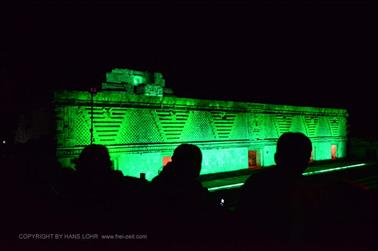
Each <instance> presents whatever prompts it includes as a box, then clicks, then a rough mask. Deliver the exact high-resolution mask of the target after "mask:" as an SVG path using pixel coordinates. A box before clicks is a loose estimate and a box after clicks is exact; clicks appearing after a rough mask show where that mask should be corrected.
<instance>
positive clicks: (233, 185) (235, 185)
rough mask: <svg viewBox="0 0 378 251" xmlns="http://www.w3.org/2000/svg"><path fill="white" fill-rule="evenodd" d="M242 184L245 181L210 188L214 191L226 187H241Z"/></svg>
mask: <svg viewBox="0 0 378 251" xmlns="http://www.w3.org/2000/svg"><path fill="white" fill-rule="evenodd" d="M242 185H244V183H237V184H232V185H224V186H219V187H211V188H209V189H208V190H209V191H210V192H214V191H218V190H224V189H231V188H239V187H241V186H242Z"/></svg>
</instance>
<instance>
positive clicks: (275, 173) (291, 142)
mask: <svg viewBox="0 0 378 251" xmlns="http://www.w3.org/2000/svg"><path fill="white" fill-rule="evenodd" d="M311 151H312V145H311V141H310V139H309V138H308V137H306V136H305V135H304V134H302V133H291V132H289V133H284V134H282V135H281V137H280V138H279V139H278V142H277V151H276V153H275V156H274V159H275V162H276V164H277V166H276V167H273V168H269V169H266V170H263V171H262V172H261V173H258V174H254V175H252V176H251V177H249V178H248V180H247V181H246V182H245V184H244V186H243V187H242V191H241V196H240V201H239V205H238V207H237V211H236V216H237V220H238V223H239V226H240V227H242V228H241V229H243V230H242V231H241V233H240V234H241V236H239V238H245V239H246V240H251V239H252V240H253V239H254V240H255V241H258V242H259V244H262V243H265V242H269V243H272V241H273V242H281V241H284V242H286V241H287V240H290V239H291V238H293V235H294V238H295V235H297V234H298V233H297V232H298V231H299V232H300V229H301V226H300V222H301V221H302V219H301V213H302V212H301V211H302V206H301V195H300V192H301V190H302V189H303V182H302V172H303V171H304V170H305V169H306V168H307V165H308V163H309V160H310V156H311Z"/></svg>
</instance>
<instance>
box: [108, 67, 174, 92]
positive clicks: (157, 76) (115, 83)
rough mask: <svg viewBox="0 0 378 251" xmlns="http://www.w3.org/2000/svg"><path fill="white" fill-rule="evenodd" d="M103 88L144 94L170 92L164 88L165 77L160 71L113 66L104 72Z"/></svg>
mask: <svg viewBox="0 0 378 251" xmlns="http://www.w3.org/2000/svg"><path fill="white" fill-rule="evenodd" d="M102 89H103V90H118V91H120V90H122V91H126V92H128V93H130V94H143V95H146V96H163V94H164V93H167V94H172V91H171V90H170V89H168V88H165V79H164V77H163V74H162V73H160V72H148V71H138V70H131V69H126V68H123V69H121V68H115V69H113V70H112V71H111V72H107V73H106V82H105V83H103V84H102Z"/></svg>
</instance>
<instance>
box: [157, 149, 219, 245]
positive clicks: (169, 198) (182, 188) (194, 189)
mask: <svg viewBox="0 0 378 251" xmlns="http://www.w3.org/2000/svg"><path fill="white" fill-rule="evenodd" d="M201 162H202V153H201V150H200V149H199V148H198V147H197V146H195V145H192V144H181V145H179V146H178V147H177V148H176V149H175V150H174V153H173V156H172V161H171V162H169V163H168V164H167V165H166V166H165V167H164V168H163V170H162V172H161V173H160V174H159V175H158V176H157V177H155V178H154V179H153V180H152V182H151V193H152V195H151V198H152V203H153V208H154V211H155V212H157V218H156V219H154V223H155V227H156V228H157V229H155V230H157V231H159V230H160V232H161V233H163V236H162V238H167V240H170V241H175V240H182V239H184V240H192V241H196V240H199V239H201V238H203V237H205V236H203V233H204V232H205V231H206V232H207V235H206V238H207V239H209V238H210V235H211V234H212V230H211V229H210V225H209V224H210V223H216V222H215V221H216V220H217V219H218V218H217V217H219V215H220V214H221V212H220V210H219V211H218V208H217V207H216V206H215V202H214V201H213V200H212V198H211V195H210V193H209V192H208V190H207V189H206V188H204V187H203V186H202V184H201V183H200V181H199V180H198V177H199V175H200V171H201ZM207 223H209V224H207ZM155 233H156V231H155Z"/></svg>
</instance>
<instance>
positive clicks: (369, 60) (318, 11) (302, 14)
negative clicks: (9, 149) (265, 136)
mask: <svg viewBox="0 0 378 251" xmlns="http://www.w3.org/2000/svg"><path fill="white" fill-rule="evenodd" d="M0 14H1V15H0V16H1V17H0V23H1V24H0V25H1V27H0V28H1V33H2V35H1V36H0V39H1V42H0V45H1V47H0V54H1V57H0V60H1V61H0V62H1V69H0V74H1V75H0V81H1V94H0V96H1V102H2V103H1V110H0V111H1V112H2V113H3V114H4V115H5V116H7V118H10V119H11V118H13V117H14V116H15V114H18V113H19V112H22V111H26V110H27V109H30V108H32V107H35V106H39V105H41V104H42V105H43V104H44V102H48V98H47V97H48V94H49V93H51V91H53V90H56V89H67V88H69V89H82V90H87V89H88V88H89V87H91V86H99V85H100V83H101V82H102V81H103V80H104V76H105V73H106V72H107V71H110V70H111V69H112V68H115V67H118V68H122V67H125V68H131V69H137V70H148V71H159V72H162V73H163V74H164V76H165V79H166V86H167V87H170V88H172V89H173V90H174V92H175V94H176V95H177V96H181V97H192V98H204V99H224V100H235V101H238V100H240V101H249V102H263V103H275V104H289V105H306V106H320V107H340V108H347V109H348V111H349V113H350V135H351V136H356V137H367V138H377V129H376V128H377V122H376V119H377V108H376V106H377V102H376V97H377V87H376V3H375V1H331V3H329V1H313V2H312V1H298V2H296V3H278V2H273V1H266V2H262V1H260V2H257V3H256V2H255V3H253V4H252V3H246V2H240V1H229V2H227V1H223V2H222V1H221V2H218V3H214V2H211V3H210V2H208V3H201V4H200V3H198V2H197V3H194V2H191V3H190V2H180V3H168V2H165V3H159V4H157V3H154V4H152V3H146V2H144V3H141V2H140V1H136V2H135V3H129V4H124V3H123V4H121V3H119V2H112V3H100V2H97V3H95V4H93V3H91V4H89V2H88V3H86V2H80V3H76V2H75V3H70V2H65V3H63V2H54V3H50V4H47V3H45V2H34V3H31V4H27V5H25V4H23V5H21V4H12V5H9V4H8V5H4V6H2V7H1V8H0ZM3 117H4V116H3ZM2 123H3V125H2V127H3V128H5V127H6V128H10V127H11V124H12V123H10V122H9V123H8V124H9V126H7V125H4V122H3V121H2Z"/></svg>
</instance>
